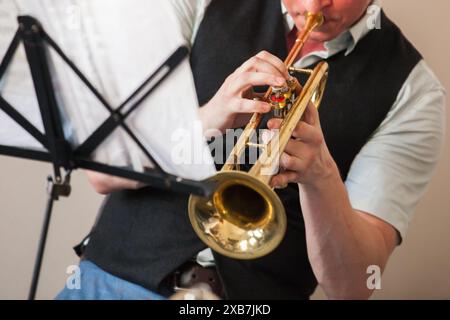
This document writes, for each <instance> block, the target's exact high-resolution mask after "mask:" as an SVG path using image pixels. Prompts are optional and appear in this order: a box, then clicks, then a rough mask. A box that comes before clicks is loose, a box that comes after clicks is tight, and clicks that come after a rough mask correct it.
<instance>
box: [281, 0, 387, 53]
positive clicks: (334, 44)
mask: <svg viewBox="0 0 450 320" xmlns="http://www.w3.org/2000/svg"><path fill="white" fill-rule="evenodd" d="M371 5H372V6H378V8H381V0H373V1H372V4H371ZM281 10H282V13H283V16H284V19H285V22H286V28H287V30H289V31H290V30H292V28H293V27H294V21H293V19H292V17H291V16H290V15H289V13H288V11H287V9H286V7H285V6H284V3H283V2H282V1H281ZM380 13H381V10H374V11H370V12H367V13H366V14H364V16H362V17H361V19H359V20H358V22H356V23H355V24H354V25H353V26H352V27H350V29H348V30H346V31H344V32H343V33H341V34H340V35H339V36H337V37H336V38H335V39H333V40H330V41H327V42H325V44H324V45H325V48H326V49H327V50H329V51H335V50H338V51H341V50H346V52H345V55H349V54H350V53H351V52H352V51H353V50H354V49H355V47H356V45H357V44H358V42H359V41H361V39H362V38H364V37H365V36H366V35H367V34H368V33H369V31H370V27H369V25H370V24H369V22H370V20H372V21H373V20H377V19H379V18H380ZM374 14H375V16H374ZM369 19H370V20H369Z"/></svg>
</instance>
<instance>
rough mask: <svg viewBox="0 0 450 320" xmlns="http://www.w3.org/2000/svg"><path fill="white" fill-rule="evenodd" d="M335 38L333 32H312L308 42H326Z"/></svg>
mask: <svg viewBox="0 0 450 320" xmlns="http://www.w3.org/2000/svg"><path fill="white" fill-rule="evenodd" d="M335 37H336V35H335V34H334V32H333V33H331V32H325V31H313V32H312V33H311V34H310V36H309V40H310V41H314V42H327V41H330V40H333V39H334V38H335Z"/></svg>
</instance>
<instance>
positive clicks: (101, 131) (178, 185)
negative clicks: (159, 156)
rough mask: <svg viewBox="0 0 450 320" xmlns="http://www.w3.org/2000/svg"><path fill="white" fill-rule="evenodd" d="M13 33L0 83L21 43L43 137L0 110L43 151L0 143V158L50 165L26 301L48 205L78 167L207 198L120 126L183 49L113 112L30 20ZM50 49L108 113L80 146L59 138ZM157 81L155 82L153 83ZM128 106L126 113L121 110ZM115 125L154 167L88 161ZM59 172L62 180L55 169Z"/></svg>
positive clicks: (205, 190)
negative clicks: (167, 169)
mask: <svg viewBox="0 0 450 320" xmlns="http://www.w3.org/2000/svg"><path fill="white" fill-rule="evenodd" d="M18 22H19V27H18V30H17V32H16V34H15V36H14V38H13V40H12V42H11V44H10V46H9V48H8V50H7V52H6V55H5V56H4V58H3V60H2V62H1V64H0V80H1V79H2V78H3V76H4V74H5V72H6V70H7V68H8V66H9V64H10V62H11V60H12V58H13V56H14V53H15V52H16V50H17V48H18V46H19V44H20V43H22V44H23V46H24V48H25V52H26V56H27V61H28V64H29V67H30V70H31V77H32V80H33V84H34V89H35V92H36V96H37V100H38V104H39V110H40V113H41V117H42V121H43V125H44V130H45V133H42V132H41V131H39V130H38V129H37V128H36V127H35V126H34V125H33V124H31V123H30V122H29V121H28V120H27V119H26V118H25V117H24V116H23V115H21V114H20V113H19V112H18V111H17V110H16V109H15V108H14V107H13V106H11V105H10V104H9V103H8V102H7V101H6V100H5V99H4V98H3V97H2V96H1V94H0V109H1V110H3V111H4V112H5V113H6V114H7V115H8V116H9V117H11V118H12V119H13V120H14V121H15V122H16V123H17V124H19V125H20V126H21V127H22V128H23V129H25V130H26V131H27V132H28V133H29V134H30V135H31V136H32V137H34V138H35V139H36V140H37V141H38V142H39V143H40V144H41V145H42V146H43V147H44V148H45V149H46V150H47V151H36V150H31V149H24V148H18V147H10V146H4V145H0V155H6V156H12V157H18V158H24V159H31V160H38V161H45V162H50V163H51V164H52V166H53V176H49V177H48V178H47V179H48V190H47V191H48V200H47V207H46V209H45V216H44V223H43V226H42V229H41V236H40V241H39V246H38V251H37V254H36V260H35V264H34V271H33V277H32V282H31V286H30V291H29V295H28V299H30V300H33V299H34V298H35V296H36V290H37V285H38V281H39V274H40V270H41V265H42V259H43V256H44V250H45V244H46V239H47V234H48V229H49V224H50V219H51V213H52V208H53V203H54V201H55V200H58V199H59V197H68V196H69V195H70V191H71V187H70V175H71V173H72V171H73V170H75V169H78V168H81V169H87V170H92V171H97V172H101V173H105V174H110V175H114V176H118V177H122V178H127V179H132V180H136V181H140V182H143V183H146V184H148V185H150V186H152V187H156V188H162V189H167V190H172V191H177V192H182V193H193V194H197V195H202V196H209V195H210V194H211V192H212V186H211V185H210V184H209V183H207V182H204V181H193V180H188V179H182V178H180V177H177V176H174V175H171V174H168V173H166V172H164V171H163V170H162V169H161V167H160V166H159V165H158V163H157V162H156V161H155V160H154V159H153V157H152V155H151V154H150V152H149V151H148V150H147V149H146V148H145V147H144V145H143V144H142V143H141V142H140V141H139V139H138V138H137V137H136V135H135V134H134V133H133V132H132V131H131V130H130V128H129V127H128V126H127V124H126V123H125V120H126V118H127V117H128V116H129V115H130V114H131V113H132V112H133V111H135V110H136V109H137V108H138V107H139V106H140V105H141V104H142V102H143V101H144V100H145V99H146V98H147V97H148V96H149V95H150V94H152V92H153V91H154V90H156V89H157V87H158V86H159V85H160V84H161V83H162V82H163V81H164V80H165V79H166V78H167V77H168V76H169V75H170V74H171V73H172V71H174V70H175V69H176V68H177V66H178V65H179V64H180V63H181V62H182V61H183V60H184V59H185V58H186V57H187V56H188V49H187V48H186V47H183V46H181V47H179V48H178V49H177V50H176V51H175V52H174V53H173V54H172V55H171V56H170V57H169V58H168V59H167V60H166V61H165V62H164V63H163V64H162V65H161V66H160V67H159V68H158V69H157V70H156V71H155V72H154V73H153V74H152V75H151V76H149V77H148V78H147V79H146V80H145V81H144V82H143V83H142V85H141V86H139V88H137V89H136V90H135V91H134V92H133V93H132V94H131V95H130V96H129V98H128V99H126V100H125V101H124V102H123V103H122V104H121V105H120V106H119V107H117V108H115V109H114V108H113V107H112V106H111V105H110V104H108V102H107V101H106V100H105V99H104V98H103V97H102V96H101V94H100V93H99V92H98V91H97V90H96V89H95V88H94V86H93V85H92V84H91V83H90V82H89V81H88V79H87V78H86V77H85V76H84V75H83V74H82V73H81V72H80V70H79V69H78V68H77V66H76V65H75V64H74V63H73V62H72V61H71V60H70V59H69V58H68V57H67V56H66V55H65V54H64V52H63V51H62V50H61V49H60V47H59V46H58V45H57V44H56V43H55V42H54V41H53V40H52V38H51V37H50V36H49V35H48V34H47V33H46V32H45V30H44V29H43V28H42V25H41V24H40V23H39V21H38V20H36V19H35V18H33V17H30V16H20V17H18ZM50 48H51V49H53V50H54V51H55V52H56V53H57V54H58V55H59V57H61V58H62V59H63V61H64V62H65V63H66V64H67V66H68V67H70V68H71V69H72V70H73V71H74V72H75V74H76V75H77V76H78V77H79V79H80V80H82V81H83V83H84V84H85V85H86V87H87V88H88V89H89V90H90V91H91V92H92V93H93V94H94V95H95V97H96V98H97V99H98V100H99V101H100V102H101V104H102V105H103V106H104V107H105V108H106V109H107V110H108V111H109V112H110V116H109V117H108V118H107V120H105V121H104V122H103V123H102V124H101V125H100V126H99V127H98V128H97V129H96V130H95V131H94V133H93V134H92V135H90V136H89V137H88V138H87V139H86V140H85V141H84V142H83V143H82V144H81V145H80V146H78V147H76V148H73V147H72V146H71V145H70V143H69V142H68V141H67V140H66V138H65V136H64V134H63V124H62V123H63V120H62V118H61V115H60V109H59V108H58V105H57V102H56V98H55V92H54V88H53V84H52V79H51V73H50V68H49V64H48V59H47V49H50ZM154 79H157V80H156V81H154V83H153V80H154ZM125 107H128V109H127V111H126V112H123V110H124V109H125ZM118 127H121V128H122V129H124V130H125V132H126V133H127V134H128V135H129V137H130V138H131V139H132V140H133V141H134V142H135V143H136V144H137V146H138V147H139V149H140V150H141V151H142V152H143V153H144V154H145V156H146V157H147V158H148V159H149V160H150V161H151V163H152V164H153V165H154V169H151V170H146V171H145V172H136V171H133V170H130V169H127V168H122V167H114V166H110V165H105V164H102V163H98V162H95V161H92V160H90V156H91V154H92V153H93V152H94V151H95V150H96V149H97V147H98V146H99V145H100V144H101V143H102V142H103V141H104V140H105V139H106V138H107V137H108V136H109V135H110V134H111V133H112V132H113V131H114V130H115V129H116V128H118ZM62 169H64V173H65V174H64V176H62V175H61V171H62Z"/></svg>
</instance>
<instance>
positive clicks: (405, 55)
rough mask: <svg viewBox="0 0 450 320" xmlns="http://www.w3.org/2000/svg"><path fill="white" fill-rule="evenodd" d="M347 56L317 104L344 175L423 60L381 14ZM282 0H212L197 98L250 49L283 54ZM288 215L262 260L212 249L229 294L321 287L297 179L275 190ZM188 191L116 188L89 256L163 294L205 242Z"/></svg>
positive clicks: (209, 92) (334, 63) (299, 295)
mask: <svg viewBox="0 0 450 320" xmlns="http://www.w3.org/2000/svg"><path fill="white" fill-rule="evenodd" d="M381 26H382V28H381V29H380V30H372V31H371V32H370V33H369V34H368V35H367V36H366V37H364V38H363V39H362V40H361V41H360V42H359V43H358V45H357V47H356V48H355V50H354V51H353V52H352V53H351V54H349V55H348V56H345V54H344V52H341V53H339V54H337V55H335V56H333V57H332V58H330V59H329V60H328V63H329V65H330V74H329V80H328V85H327V88H326V93H325V96H324V98H323V101H322V104H321V107H320V118H321V124H322V128H323V131H324V135H325V139H326V142H327V145H328V147H329V150H330V152H331V154H332V156H333V158H334V159H335V161H336V163H337V165H338V167H339V170H340V173H341V176H342V178H343V179H345V178H346V176H347V173H348V171H349V168H350V165H351V163H352V161H353V159H354V158H355V156H356V155H357V154H358V152H359V151H360V149H361V148H362V146H363V145H364V144H365V143H366V142H367V140H368V139H369V138H370V136H371V134H372V133H373V132H374V130H375V129H376V128H377V127H378V126H379V125H380V123H381V122H382V121H383V119H384V118H385V116H386V114H387V112H388V111H389V109H390V108H391V106H392V105H393V103H394V101H395V99H396V97H397V94H398V92H399V90H400V88H401V87H402V85H403V83H404V81H405V80H406V78H407V77H408V75H409V73H410V72H411V70H412V69H413V68H414V66H415V65H416V64H417V63H418V62H419V61H420V60H421V56H420V54H419V53H418V52H417V51H416V50H415V49H414V47H413V46H412V45H411V44H410V43H409V42H408V41H407V39H406V38H405V37H404V36H403V35H402V33H401V31H400V30H399V29H398V28H397V27H396V26H395V25H394V24H393V23H392V22H391V21H390V20H389V19H388V18H387V17H386V16H385V15H384V13H383V14H382V21H381ZM284 35H285V28H284V22H283V17H282V15H281V7H280V0H265V1H262V0H246V1H241V0H214V1H212V3H211V5H210V6H209V8H208V9H207V12H206V15H205V18H204V20H203V22H202V24H201V26H200V30H199V32H198V35H197V38H196V41H195V44H194V46H193V49H192V54H191V65H192V70H193V74H194V79H195V84H196V89H197V93H198V98H199V101H200V104H201V105H202V104H204V103H206V102H207V101H208V100H209V99H211V97H212V96H213V95H214V93H215V92H216V91H217V89H218V88H219V87H220V85H221V84H222V83H223V81H224V79H225V78H226V77H227V76H228V75H229V74H231V73H232V72H233V71H234V70H235V69H236V68H237V67H239V66H240V65H241V64H242V63H243V62H244V61H246V60H247V59H248V58H250V57H251V56H253V55H255V54H256V53H258V52H259V51H261V50H267V51H269V52H271V53H273V54H275V55H276V56H278V57H280V58H285V56H286V54H287V53H286V43H285V37H284ZM278 195H279V196H280V198H281V199H282V201H283V203H284V205H285V208H286V213H287V216H288V228H287V232H286V236H285V238H284V240H283V241H282V243H281V245H280V246H279V247H278V248H277V249H276V250H275V251H274V252H272V253H271V254H269V255H268V256H266V257H263V258H261V259H257V260H251V261H239V260H233V259H229V258H226V257H223V256H220V255H218V254H214V256H215V259H216V262H217V267H218V270H219V273H220V275H221V277H222V280H223V282H224V285H225V289H226V294H227V297H228V298H231V299H240V298H250V299H253V298H261V299H265V298H271V299H307V298H308V297H309V296H310V295H311V294H312V293H313V291H314V289H315V288H316V286H317V281H316V279H315V277H314V274H313V272H312V268H311V265H310V263H309V261H308V256H307V251H306V241H305V229H304V222H303V218H302V214H301V208H300V204H299V195H298V187H297V185H295V184H292V185H289V187H288V188H286V189H284V190H281V191H278ZM187 199H188V197H187V196H185V195H180V194H174V193H168V192H164V191H159V190H156V189H151V188H145V189H142V190H139V191H121V192H116V193H114V194H112V195H111V196H110V197H109V198H108V199H107V201H106V202H105V205H104V207H103V210H102V215H101V217H100V220H99V222H98V224H97V226H96V228H94V230H93V233H92V236H91V240H90V243H89V246H88V248H87V251H86V258H87V259H89V260H91V261H93V262H94V263H96V264H97V265H99V266H100V267H101V268H103V269H104V270H106V271H108V272H110V273H112V274H114V275H116V276H119V277H122V278H124V279H126V280H129V281H132V282H135V283H138V284H140V285H142V286H144V287H146V288H148V289H150V290H154V291H158V290H159V289H160V283H161V281H162V279H163V278H164V277H165V276H166V275H167V274H168V273H170V272H171V271H172V270H173V269H175V268H176V267H177V266H179V265H180V264H182V263H183V262H184V261H186V260H188V259H190V258H191V257H193V256H195V254H196V253H197V252H198V251H200V250H201V249H203V248H204V245H203V244H202V243H201V242H200V240H198V238H197V237H196V235H195V234H194V232H193V231H192V227H191V226H190V223H189V220H188V217H187Z"/></svg>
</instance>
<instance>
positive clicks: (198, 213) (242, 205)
mask: <svg viewBox="0 0 450 320" xmlns="http://www.w3.org/2000/svg"><path fill="white" fill-rule="evenodd" d="M323 22H324V17H323V15H322V13H307V14H306V22H305V26H304V28H303V29H302V31H301V32H299V34H298V37H297V40H296V42H295V44H294V46H293V48H292V50H291V51H290V52H289V54H288V57H287V58H286V60H285V61H284V63H285V65H286V67H287V68H288V70H289V71H290V73H291V75H292V73H294V72H302V73H306V74H308V75H309V77H308V80H307V81H306V83H305V85H304V86H303V87H302V88H301V87H300V85H299V83H298V81H296V80H294V78H292V79H291V80H290V81H289V80H288V81H287V84H286V86H285V87H282V88H269V90H268V91H267V92H266V94H265V95H264V98H263V100H264V101H267V102H269V103H271V105H272V109H273V113H274V116H275V117H280V118H283V120H282V123H281V126H280V129H279V130H278V131H277V132H275V134H274V136H273V137H271V139H270V140H269V141H268V142H267V143H265V144H263V145H256V146H257V147H259V148H261V151H262V153H261V155H260V156H259V158H258V159H257V161H256V162H255V164H254V165H253V166H252V168H251V169H250V170H249V171H248V172H243V171H240V170H239V164H238V160H239V158H240V157H241V155H242V154H243V152H245V150H246V149H247V148H248V147H250V146H253V147H254V146H255V145H254V144H252V143H250V140H251V138H252V137H253V135H254V134H255V132H256V130H257V128H258V126H259V125H260V123H261V121H262V117H263V115H262V114H260V113H255V114H253V116H252V118H251V120H250V121H249V123H248V124H247V126H246V127H245V129H244V131H243V132H242V134H241V136H240V138H239V140H238V141H237V143H236V145H235V146H234V148H233V150H232V151H231V153H230V155H229V157H228V158H227V160H226V162H225V164H224V166H223V167H222V169H221V171H220V172H218V173H217V174H216V175H214V176H213V177H211V178H209V179H208V180H209V181H211V182H212V183H214V185H215V187H214V192H213V194H212V195H211V196H210V197H199V196H195V195H191V196H190V198H189V205H188V210H189V219H190V222H191V224H192V227H193V229H194V231H195V232H196V233H197V235H198V236H199V238H200V239H201V240H202V241H203V242H204V243H205V244H206V245H207V246H208V247H210V248H211V249H213V250H214V251H216V252H218V253H220V254H222V255H224V256H227V257H230V258H234V259H242V260H248V259H256V258H259V257H262V256H265V255H267V254H269V253H270V252H272V251H273V250H274V249H275V248H276V247H277V246H278V245H279V244H280V242H281V241H282V240H283V238H284V235H285V233H286V226H287V218H286V212H285V209H284V206H283V204H282V202H281V200H280V198H279V197H278V195H277V194H276V193H275V191H274V190H273V189H272V188H271V187H270V186H269V183H270V180H271V178H272V177H273V175H274V174H275V173H276V172H277V167H278V161H279V158H280V155H281V152H280V151H283V150H284V149H285V148H286V145H287V143H288V142H289V140H290V139H291V137H292V132H293V131H294V129H295V127H296V126H297V124H298V122H299V121H300V120H301V118H302V116H303V114H304V112H305V110H306V108H307V106H308V104H309V103H313V104H314V106H315V107H317V108H318V107H319V105H320V101H321V99H322V96H323V93H324V90H325V85H326V81H327V76H328V64H327V63H326V62H324V61H322V62H320V63H319V64H318V65H317V66H316V67H315V68H314V69H296V68H294V67H293V64H294V62H295V60H296V58H297V56H298V55H299V53H300V51H301V49H302V47H303V46H304V44H305V42H306V41H307V39H308V37H309V36H310V34H311V32H312V31H313V30H314V29H315V28H317V27H318V26H320V25H322V24H323Z"/></svg>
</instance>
